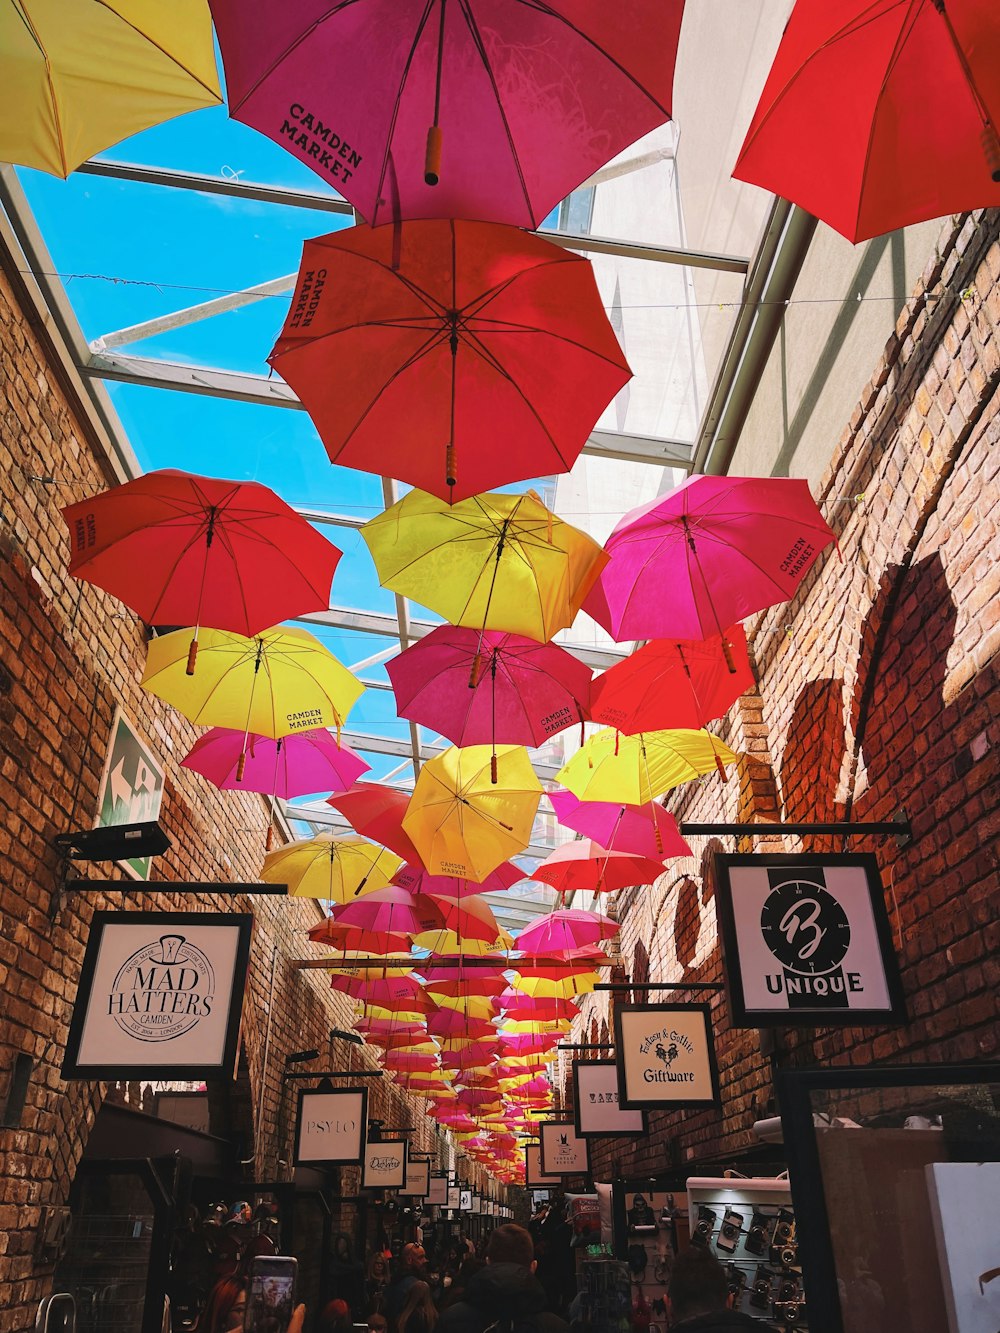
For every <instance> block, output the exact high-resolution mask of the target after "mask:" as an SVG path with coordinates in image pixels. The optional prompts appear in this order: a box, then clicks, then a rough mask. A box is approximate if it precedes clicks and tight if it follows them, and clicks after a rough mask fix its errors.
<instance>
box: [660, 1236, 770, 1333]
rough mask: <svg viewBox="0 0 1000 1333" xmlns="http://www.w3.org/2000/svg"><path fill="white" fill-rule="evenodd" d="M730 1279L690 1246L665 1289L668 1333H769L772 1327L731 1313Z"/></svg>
mask: <svg viewBox="0 0 1000 1333" xmlns="http://www.w3.org/2000/svg"><path fill="white" fill-rule="evenodd" d="M731 1299H732V1298H731V1296H730V1292H729V1279H728V1278H727V1277H726V1270H725V1269H724V1268H723V1267H722V1265H721V1264H720V1263H719V1261H718V1259H716V1257H715V1255H714V1254H712V1253H710V1251H708V1250H706V1249H704V1248H703V1247H700V1246H697V1245H692V1246H691V1247H690V1248H689V1249H687V1250H682V1251H681V1253H680V1254H679V1255H678V1256H677V1258H676V1259H675V1260H674V1265H673V1268H672V1269H671V1272H670V1282H669V1285H668V1286H667V1310H668V1312H669V1314H670V1333H739V1330H740V1329H745V1330H746V1331H747V1333H770V1330H771V1325H770V1324H765V1323H762V1322H761V1321H760V1320H759V1319H753V1318H751V1316H750V1315H748V1314H743V1313H741V1312H740V1311H739V1310H731V1309H730V1308H729V1306H730V1303H731Z"/></svg>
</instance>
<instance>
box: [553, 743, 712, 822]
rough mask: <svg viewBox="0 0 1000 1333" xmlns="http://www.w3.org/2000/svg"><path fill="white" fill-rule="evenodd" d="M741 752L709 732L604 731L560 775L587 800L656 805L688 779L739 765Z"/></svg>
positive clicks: (559, 778)
mask: <svg viewBox="0 0 1000 1333" xmlns="http://www.w3.org/2000/svg"><path fill="white" fill-rule="evenodd" d="M735 762H736V755H735V754H734V753H733V752H732V750H730V748H729V746H728V745H726V743H725V742H724V741H721V740H719V738H718V736H713V735H712V734H711V732H708V731H650V732H640V733H639V734H638V736H622V735H620V734H619V733H618V732H617V731H611V730H607V731H599V732H598V733H597V735H596V736H591V737H590V738H589V739H588V740H587V742H586V744H585V745H584V746H582V748H581V749H579V750H577V752H576V754H575V755H574V756H573V758H572V759H571V760H570V761H569V763H568V764H565V765H564V766H563V767H562V768H561V769H560V770H559V772H558V773H557V774H556V781H557V782H561V783H562V785H563V786H564V787H568V788H569V790H570V791H571V792H572V793H573V795H574V796H577V797H579V798H580V800H581V801H620V802H622V803H623V804H627V805H642V804H650V805H651V804H652V803H653V802H655V800H656V797H657V796H662V795H663V793H664V792H666V791H670V790H671V789H672V788H674V787H679V786H680V784H681V783H682V782H690V781H692V780H693V779H694V778H699V777H702V776H704V774H706V773H711V772H712V771H713V770H718V771H719V772H721V773H722V775H723V777H725V771H724V769H723V765H724V764H735Z"/></svg>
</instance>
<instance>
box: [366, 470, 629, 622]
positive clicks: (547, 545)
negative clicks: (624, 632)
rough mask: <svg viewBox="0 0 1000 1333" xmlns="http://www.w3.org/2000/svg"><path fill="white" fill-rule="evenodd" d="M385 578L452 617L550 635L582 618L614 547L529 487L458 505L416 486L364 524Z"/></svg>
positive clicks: (386, 583)
mask: <svg viewBox="0 0 1000 1333" xmlns="http://www.w3.org/2000/svg"><path fill="white" fill-rule="evenodd" d="M361 536H362V537H363V538H364V540H365V542H366V543H367V546H368V549H369V551H370V552H371V555H372V559H373V560H374V561H375V568H376V569H377V571H378V576H379V581H380V583H381V584H382V585H383V587H386V588H391V589H392V590H393V591H394V592H398V593H400V594H401V595H402V596H404V597H412V598H413V599H414V600H415V601H417V602H420V603H421V604H422V605H424V606H427V607H430V609H431V610H432V611H436V612H437V613H438V615H440V616H442V617H443V618H444V619H445V620H447V621H448V622H449V623H450V624H452V625H464V626H468V627H470V628H471V629H475V630H490V629H492V630H503V631H506V632H507V633H511V634H523V635H525V636H526V637H527V638H529V639H537V640H538V642H539V643H545V642H546V641H547V640H549V639H551V638H552V637H553V636H554V635H555V634H556V633H558V631H559V630H561V629H568V628H569V626H570V625H572V623H573V621H574V620H575V618H576V615H577V612H578V611H579V610H580V607H581V606H582V604H583V601H584V599H585V598H586V596H587V594H588V593H589V592H590V590H591V588H592V587H593V585H594V582H595V580H596V579H597V576H598V574H599V573H600V571H601V569H602V568H603V567H604V565H605V564H606V563H607V560H608V556H607V554H606V553H605V552H604V551H603V550H602V549H601V547H600V546H598V545H597V543H596V542H595V541H594V540H593V538H592V537H589V536H588V535H587V534H586V533H585V532H581V531H580V529H579V528H574V527H572V526H571V525H570V524H569V523H565V522H564V521H563V520H562V519H560V518H557V517H556V516H555V514H553V513H552V512H551V511H550V510H548V509H546V508H545V506H544V505H543V504H542V503H541V501H540V500H539V499H538V497H537V496H534V495H532V494H531V493H524V494H517V495H505V494H492V495H475V496H472V497H471V498H470V499H468V500H462V501H461V502H460V503H456V504H454V505H449V504H447V503H446V502H445V501H444V500H439V499H437V498H436V497H435V496H433V495H428V494H426V493H425V492H424V491H409V492H407V494H406V495H404V496H403V498H402V499H401V500H398V501H397V502H396V503H395V504H394V505H392V506H391V507H390V508H389V509H386V510H385V511H384V512H383V513H381V514H376V516H375V517H374V518H372V519H369V521H368V522H367V523H366V524H365V525H364V527H363V528H362V529H361Z"/></svg>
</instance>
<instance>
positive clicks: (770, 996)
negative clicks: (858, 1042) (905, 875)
mask: <svg viewBox="0 0 1000 1333" xmlns="http://www.w3.org/2000/svg"><path fill="white" fill-rule="evenodd" d="M715 881H716V886H717V887H716V903H717V910H718V913H719V923H720V929H721V934H722V950H723V960H724V963H725V971H726V986H727V990H728V992H729V1009H730V1016H731V1019H732V1024H733V1027H737V1028H760V1027H768V1026H775V1025H780V1026H782V1027H791V1026H794V1025H795V1024H805V1025H808V1026H810V1027H816V1026H823V1027H827V1026H830V1025H833V1024H838V1023H839V1024H847V1025H850V1026H852V1027H856V1026H858V1025H860V1024H864V1025H873V1024H895V1023H903V1022H905V1021H906V1006H905V1003H904V998H903V990H902V985H901V982H900V977H899V965H898V961H897V958H896V952H895V949H894V948H893V944H892V932H891V931H890V928H889V918H888V915H887V913H886V909H885V890H884V888H883V886H882V876H881V873H880V871H879V866H878V862H877V861H876V859H875V857H874V856H871V855H870V854H868V853H844V854H840V855H836V854H829V855H822V856H798V855H795V856H791V855H787V856H786V855H740V856H729V855H721V854H716V856H715Z"/></svg>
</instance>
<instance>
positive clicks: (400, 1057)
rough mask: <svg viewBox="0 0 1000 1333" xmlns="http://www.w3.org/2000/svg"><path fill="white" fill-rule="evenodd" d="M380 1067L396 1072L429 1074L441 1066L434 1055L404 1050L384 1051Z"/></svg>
mask: <svg viewBox="0 0 1000 1333" xmlns="http://www.w3.org/2000/svg"><path fill="white" fill-rule="evenodd" d="M382 1067H383V1068H384V1069H392V1070H393V1071H395V1072H396V1073H398V1074H429V1073H430V1072H431V1071H432V1070H434V1069H438V1070H439V1069H440V1068H441V1066H440V1064H439V1063H438V1058H437V1056H436V1055H430V1054H427V1053H425V1054H419V1053H417V1052H416V1051H405V1050H396V1051H386V1053H385V1055H383V1057H382Z"/></svg>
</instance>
